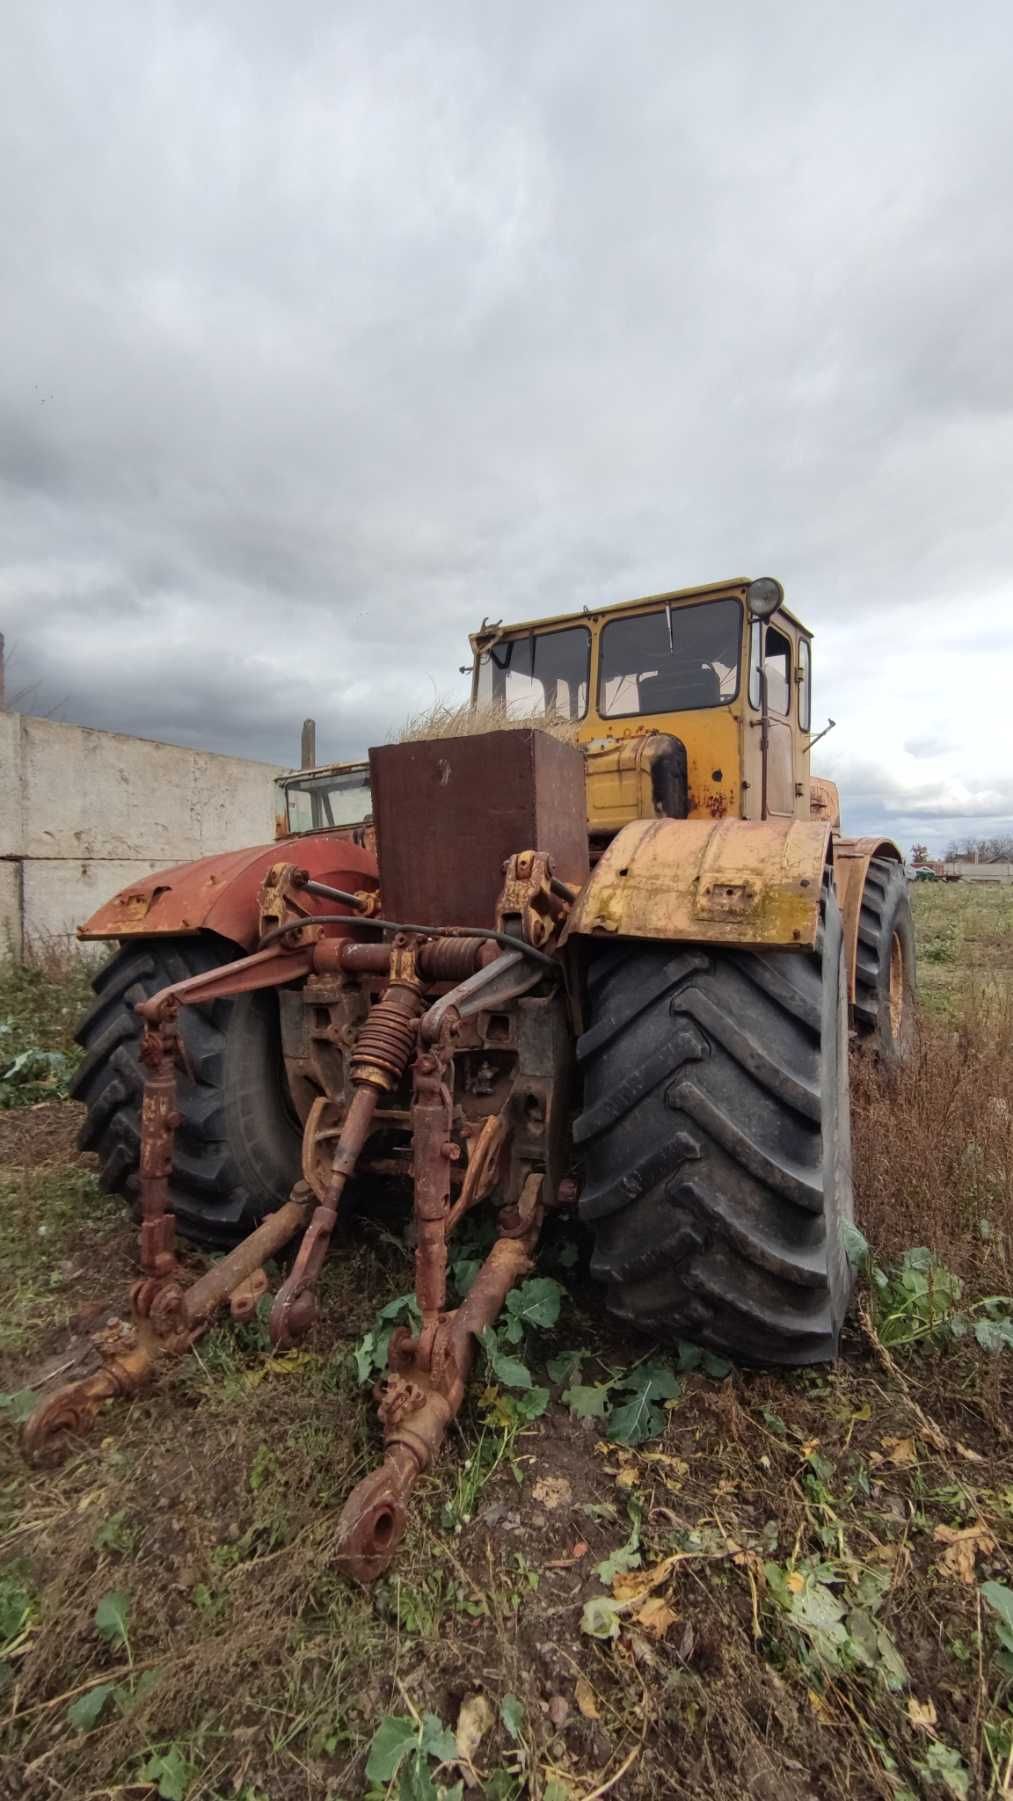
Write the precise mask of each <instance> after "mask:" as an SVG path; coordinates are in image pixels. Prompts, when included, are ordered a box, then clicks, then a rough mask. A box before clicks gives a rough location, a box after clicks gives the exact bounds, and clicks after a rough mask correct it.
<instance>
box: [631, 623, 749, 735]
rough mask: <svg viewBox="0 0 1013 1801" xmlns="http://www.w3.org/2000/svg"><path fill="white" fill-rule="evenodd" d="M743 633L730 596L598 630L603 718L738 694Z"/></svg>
mask: <svg viewBox="0 0 1013 1801" xmlns="http://www.w3.org/2000/svg"><path fill="white" fill-rule="evenodd" d="M741 638H742V608H741V605H740V604H739V602H738V601H737V600H732V599H730V598H729V599H728V600H708V601H703V602H701V603H700V604H699V605H695V606H682V607H676V606H666V607H659V608H658V610H657V611H656V612H654V613H637V614H633V615H631V616H629V617H628V618H626V619H613V620H611V621H610V622H609V624H608V625H606V627H605V629H604V631H603V632H602V635H601V656H600V672H599V693H598V706H599V711H600V712H601V715H602V717H603V718H604V719H615V718H619V717H622V716H629V715H630V714H636V713H686V712H692V711H694V710H696V709H697V708H699V707H721V706H725V705H727V703H728V701H730V700H734V699H735V696H736V694H737V693H738V688H739V655H740V644H741Z"/></svg>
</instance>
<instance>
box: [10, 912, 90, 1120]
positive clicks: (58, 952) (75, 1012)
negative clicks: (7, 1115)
mask: <svg viewBox="0 0 1013 1801" xmlns="http://www.w3.org/2000/svg"><path fill="white" fill-rule="evenodd" d="M91 974H92V968H91V966H90V965H89V963H88V961H87V960H86V959H85V958H84V957H83V956H81V955H80V953H79V952H77V950H76V949H71V950H62V949H61V948H60V947H59V946H55V945H51V946H49V947H47V948H45V949H43V948H42V947H40V949H39V954H38V956H37V957H36V959H35V960H34V961H33V962H32V963H21V962H19V961H17V960H16V959H15V958H13V957H11V956H7V957H4V958H0V1107H15V1106H23V1105H26V1104H27V1103H29V1102H32V1101H37V1100H43V1099H46V1098H48V1097H50V1096H53V1095H57V1096H63V1095H65V1094H66V1090H67V1085H68V1083H69V1082H70V1080H71V1077H72V1076H73V1073H74V1070H75V1069H76V1068H77V1065H78V1062H79V1060H80V1056H81V1052H80V1050H79V1048H78V1046H77V1045H76V1044H75V1043H74V1032H75V1030H76V1027H77V1023H78V1020H79V1019H80V1017H81V1014H82V1013H83V1012H84V1009H85V1007H86V1006H87V1004H88V1001H89V1000H90V999H91V987H90V981H91Z"/></svg>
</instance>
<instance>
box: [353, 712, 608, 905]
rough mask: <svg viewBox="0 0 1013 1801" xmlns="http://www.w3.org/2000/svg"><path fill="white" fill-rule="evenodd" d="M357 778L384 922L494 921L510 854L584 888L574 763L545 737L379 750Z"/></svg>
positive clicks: (579, 782)
mask: <svg viewBox="0 0 1013 1801" xmlns="http://www.w3.org/2000/svg"><path fill="white" fill-rule="evenodd" d="M369 773H370V782H371V785H372V790H373V816H374V819H375V821H376V834H377V849H378V854H379V859H380V885H381V889H382V893H383V910H384V914H385V916H386V917H387V918H388V919H399V920H404V921H406V922H408V923H409V924H418V925H426V926H434V925H480V926H491V925H493V924H495V914H496V900H497V897H498V895H499V892H500V889H501V887H502V885H503V864H504V862H505V861H506V859H507V857H509V856H512V855H513V854H514V853H515V852H517V851H522V850H541V851H548V853H549V854H550V856H551V857H552V858H553V860H554V863H555V867H556V873H557V875H559V876H560V877H561V878H562V880H563V881H565V882H577V883H583V882H585V881H586V880H587V876H588V846H587V813H586V806H587V803H586V800H585V794H584V757H583V754H582V752H581V751H579V750H577V749H576V748H575V747H574V746H573V745H571V744H563V743H561V742H560V740H559V739H557V738H553V737H551V736H550V735H549V733H548V732H539V731H528V730H524V731H502V732H482V733H479V734H477V735H476V736H475V737H472V738H430V739H420V740H418V741H417V742H414V743H409V744H385V745H382V746H381V747H380V748H379V749H378V750H371V751H370V753H369Z"/></svg>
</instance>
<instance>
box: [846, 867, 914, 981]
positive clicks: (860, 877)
mask: <svg viewBox="0 0 1013 1801" xmlns="http://www.w3.org/2000/svg"><path fill="white" fill-rule="evenodd" d="M873 857H885V858H886V859H887V860H888V861H889V862H892V863H903V861H904V859H903V857H902V855H901V853H900V851H899V850H898V848H897V846H896V845H895V844H893V843H892V842H891V840H890V839H889V838H838V839H837V840H836V841H835V843H834V880H835V883H836V887H837V898H838V900H839V901H840V903H841V913H842V914H843V916H844V917H843V925H844V956H845V967H846V969H847V972H848V999H849V1001H854V998H855V967H856V964H857V962H858V927H859V924H860V921H861V915H862V896H863V895H864V893H865V881H866V877H867V876H868V873H869V864H870V863H871V862H872V859H873Z"/></svg>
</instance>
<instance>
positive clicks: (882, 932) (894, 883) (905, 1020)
mask: <svg viewBox="0 0 1013 1801" xmlns="http://www.w3.org/2000/svg"><path fill="white" fill-rule="evenodd" d="M914 1000H915V930H914V920H913V919H912V916H911V902H910V899H909V898H908V891H907V878H906V876H905V874H904V870H903V866H902V865H901V864H900V863H896V862H893V861H892V860H888V859H887V858H886V857H873V858H872V860H871V862H870V864H869V872H868V874H867V876H866V878H865V887H864V888H863V890H862V906H861V911H860V913H859V916H858V947H857V955H856V959H855V1004H854V1021H855V1033H856V1036H857V1038H858V1040H859V1042H860V1043H861V1044H863V1045H864V1046H866V1047H867V1048H868V1049H869V1050H871V1051H873V1052H874V1053H875V1055H876V1056H877V1057H878V1058H879V1061H880V1062H881V1063H882V1064H883V1065H884V1066H885V1067H886V1068H887V1069H897V1068H899V1067H900V1065H901V1064H902V1063H904V1062H905V1061H906V1059H907V1057H908V1056H909V1055H910V1052H911V1049H912V1045H913V1042H914V1029H915V1022H914Z"/></svg>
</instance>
